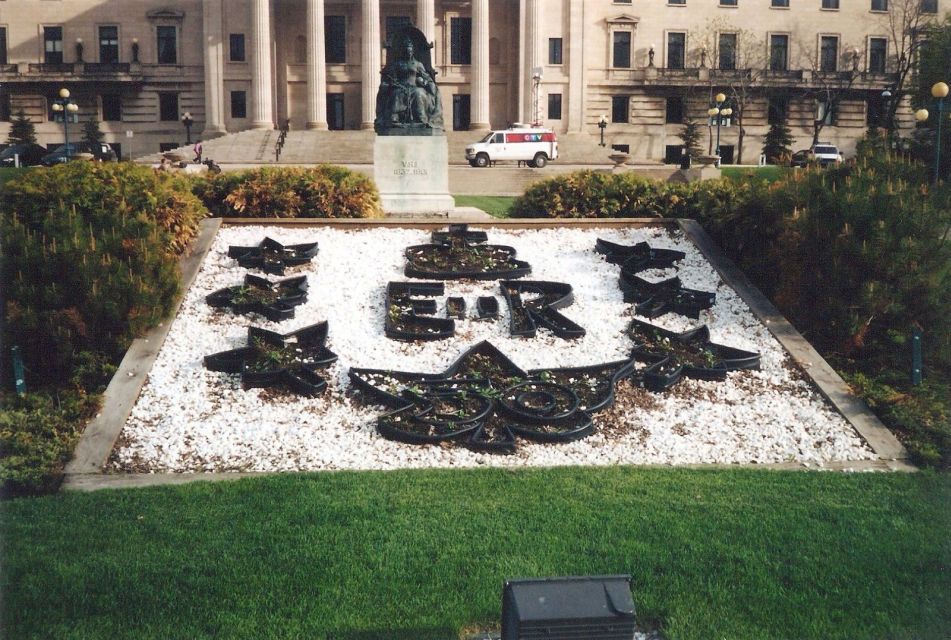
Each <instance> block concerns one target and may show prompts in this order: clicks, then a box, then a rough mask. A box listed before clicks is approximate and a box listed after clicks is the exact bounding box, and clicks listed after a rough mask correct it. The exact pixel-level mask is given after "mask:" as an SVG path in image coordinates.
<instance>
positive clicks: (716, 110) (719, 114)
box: [707, 93, 733, 167]
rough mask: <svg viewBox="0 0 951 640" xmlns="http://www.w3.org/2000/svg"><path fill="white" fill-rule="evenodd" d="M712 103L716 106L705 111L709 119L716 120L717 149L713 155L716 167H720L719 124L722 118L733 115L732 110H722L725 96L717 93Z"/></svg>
mask: <svg viewBox="0 0 951 640" xmlns="http://www.w3.org/2000/svg"><path fill="white" fill-rule="evenodd" d="M713 99H714V101H716V106H713V107H710V108H709V109H707V115H709V116H710V117H711V118H712V117H714V116H716V119H717V149H716V152H715V154H714V155H716V157H717V166H718V167H719V166H720V123H721V122H722V121H723V116H730V115H732V113H733V109H730V108H729V107H727V108H725V109H724V108H722V107H723V103H724V102H726V96H725V95H724V94H722V93H718V94H717V95H716V96H714V98H713Z"/></svg>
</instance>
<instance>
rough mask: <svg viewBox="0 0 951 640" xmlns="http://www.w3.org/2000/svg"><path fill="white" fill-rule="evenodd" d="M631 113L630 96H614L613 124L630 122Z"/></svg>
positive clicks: (612, 107) (612, 104)
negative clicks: (629, 115)
mask: <svg viewBox="0 0 951 640" xmlns="http://www.w3.org/2000/svg"><path fill="white" fill-rule="evenodd" d="M630 113H631V97H630V96H612V97H611V122H624V123H626V122H627V121H628V114H630Z"/></svg>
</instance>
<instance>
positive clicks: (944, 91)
mask: <svg viewBox="0 0 951 640" xmlns="http://www.w3.org/2000/svg"><path fill="white" fill-rule="evenodd" d="M931 95H932V96H934V98H935V100H937V101H938V131H937V134H936V137H935V144H934V183H935V184H938V178H940V177H941V121H942V120H944V99H945V98H947V97H948V85H947V83H946V82H935V83H934V84H933V85H931Z"/></svg>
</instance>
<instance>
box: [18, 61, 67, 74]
mask: <svg viewBox="0 0 951 640" xmlns="http://www.w3.org/2000/svg"><path fill="white" fill-rule="evenodd" d="M28 68H29V70H30V72H31V73H72V72H73V63H72V62H31V63H30V66H29V67H28Z"/></svg>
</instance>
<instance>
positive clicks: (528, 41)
mask: <svg viewBox="0 0 951 640" xmlns="http://www.w3.org/2000/svg"><path fill="white" fill-rule="evenodd" d="M541 4H542V3H541V0H526V2H525V30H524V31H523V34H524V36H523V37H524V38H525V72H524V75H523V77H521V78H519V84H520V85H521V86H522V87H523V89H522V90H523V92H524V96H525V102H524V105H525V112H524V113H523V114H522V116H523V120H524V122H534V120H535V90H534V89H535V87H534V82H533V81H532V69H534V68H535V67H540V66H542V57H541V55H540V54H539V51H540V46H539V44H538V43H539V39H540V36H539V34H540V33H541V24H540V21H541ZM540 113H541V105H539V115H540Z"/></svg>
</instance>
